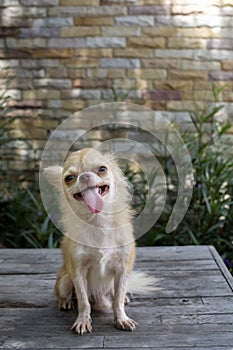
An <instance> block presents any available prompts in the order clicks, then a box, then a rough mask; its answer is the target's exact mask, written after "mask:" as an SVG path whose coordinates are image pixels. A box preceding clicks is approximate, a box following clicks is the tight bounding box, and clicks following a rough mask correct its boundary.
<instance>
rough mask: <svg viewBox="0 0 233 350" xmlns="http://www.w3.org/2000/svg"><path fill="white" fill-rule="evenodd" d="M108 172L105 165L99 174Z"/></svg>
mask: <svg viewBox="0 0 233 350" xmlns="http://www.w3.org/2000/svg"><path fill="white" fill-rule="evenodd" d="M107 170H108V169H107V167H106V166H104V165H102V166H101V167H100V168H99V170H98V173H106V171H107Z"/></svg>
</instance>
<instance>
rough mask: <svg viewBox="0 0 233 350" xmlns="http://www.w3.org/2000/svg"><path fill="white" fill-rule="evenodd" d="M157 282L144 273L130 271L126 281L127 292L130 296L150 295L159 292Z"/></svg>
mask: <svg viewBox="0 0 233 350" xmlns="http://www.w3.org/2000/svg"><path fill="white" fill-rule="evenodd" d="M157 283H158V280H157V279H156V278H154V277H152V276H149V275H147V274H146V273H144V272H139V271H132V272H131V274H130V275H129V277H128V281H127V292H128V293H130V294H151V293H153V292H155V291H158V290H161V288H159V287H158V286H157V285H156V284H157Z"/></svg>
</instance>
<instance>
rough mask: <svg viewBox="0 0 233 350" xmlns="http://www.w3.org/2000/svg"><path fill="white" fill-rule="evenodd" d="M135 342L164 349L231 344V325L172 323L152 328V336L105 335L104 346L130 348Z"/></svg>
mask: <svg viewBox="0 0 233 350" xmlns="http://www.w3.org/2000/svg"><path fill="white" fill-rule="evenodd" d="M135 344H137V346H138V347H141V348H147V347H150V346H151V347H153V348H154V349H164V348H167V347H183V348H184V349H189V348H195V349H196V347H201V346H203V347H210V348H211V347H212V349H215V347H216V346H222V347H223V346H228V347H229V346H232V344H233V331H232V325H225V326H224V328H220V327H219V326H218V325H172V326H168V325H166V326H158V327H155V328H154V332H153V337H149V336H148V335H147V334H145V335H140V336H139V335H137V334H136V333H134V334H133V335H131V334H126V333H124V334H123V335H121V336H120V337H119V336H108V335H107V336H106V337H105V346H106V347H109V348H118V349H120V348H123V349H126V348H127V349H130V348H131V347H134V345H135Z"/></svg>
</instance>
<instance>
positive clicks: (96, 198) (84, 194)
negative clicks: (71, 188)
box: [74, 185, 109, 214]
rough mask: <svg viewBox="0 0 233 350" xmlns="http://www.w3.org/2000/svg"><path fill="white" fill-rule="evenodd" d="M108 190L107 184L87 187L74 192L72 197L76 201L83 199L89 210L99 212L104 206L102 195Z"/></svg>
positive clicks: (94, 212)
mask: <svg viewBox="0 0 233 350" xmlns="http://www.w3.org/2000/svg"><path fill="white" fill-rule="evenodd" d="M108 192H109V186H108V185H102V186H95V187H87V188H85V189H84V190H83V191H81V192H77V193H75V194H74V198H75V199H76V200H78V201H81V200H84V201H85V202H86V203H87V206H88V208H89V210H90V211H91V212H92V213H93V214H97V213H99V212H101V210H102V209H103V206H104V201H103V197H104V196H105V195H106V194H107V193H108Z"/></svg>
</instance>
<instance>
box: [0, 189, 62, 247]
mask: <svg viewBox="0 0 233 350" xmlns="http://www.w3.org/2000/svg"><path fill="white" fill-rule="evenodd" d="M7 198H8V199H7V200H5V201H4V202H3V201H2V202H1V203H0V229H1V238H0V241H1V244H2V245H3V246H5V247H11V248H56V247H58V245H59V240H60V238H61V233H60V232H59V231H58V230H57V229H56V228H55V226H54V225H53V224H52V223H51V221H50V219H49V217H48V215H47V213H46V211H45V209H44V207H43V204H42V201H41V198H40V195H39V193H38V192H36V191H35V190H33V189H29V188H21V189H20V188H19V186H17V184H16V185H15V187H12V188H11V192H10V193H8V196H7Z"/></svg>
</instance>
